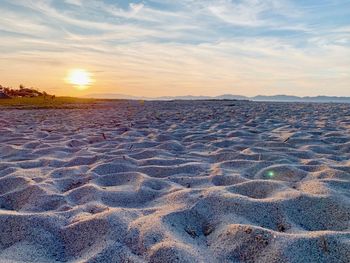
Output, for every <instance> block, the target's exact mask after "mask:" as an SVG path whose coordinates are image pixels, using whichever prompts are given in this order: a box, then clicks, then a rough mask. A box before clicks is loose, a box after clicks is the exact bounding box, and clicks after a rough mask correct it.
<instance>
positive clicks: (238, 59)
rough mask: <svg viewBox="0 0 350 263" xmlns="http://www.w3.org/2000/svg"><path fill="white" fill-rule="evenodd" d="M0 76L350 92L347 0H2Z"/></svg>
mask: <svg viewBox="0 0 350 263" xmlns="http://www.w3.org/2000/svg"><path fill="white" fill-rule="evenodd" d="M0 12H1V17H0V34H1V41H0V59H1V61H2V63H1V64H0V75H1V78H2V80H1V81H2V83H1V84H2V85H12V86H17V85H18V84H19V83H25V84H27V85H32V86H36V87H39V88H40V89H45V90H48V91H51V92H54V93H56V94H72V95H77V94H78V93H79V92H81V91H77V90H74V89H73V88H72V87H70V86H69V84H67V83H65V82H64V79H65V76H66V75H67V72H68V71H69V70H70V69H73V68H83V69H86V70H88V71H90V72H91V73H92V75H93V78H94V80H95V82H94V84H93V85H92V86H91V87H90V89H88V90H86V91H84V92H85V93H95V92H104V93H105V92H108V93H123V94H130V95H144V96H158V95H188V94H192V95H219V94H224V93H232V94H243V95H257V94H267V95H271V94H293V95H301V96H303V95H319V94H324V95H339V96H350V1H345V0H332V1H331V0H328V1H325V0H320V1H314V0H312V1H308V0H306V1H292V0H280V1H277V0H265V1H263V0H240V1H238V0H217V1H213V0H202V1H196V0H183V1H168V0H165V1H160V0H155V1H112V0H104V1H97V0H84V1H83V0H65V1H63V0H61V1H56V0H16V1H13V0H2V1H1V2H0Z"/></svg>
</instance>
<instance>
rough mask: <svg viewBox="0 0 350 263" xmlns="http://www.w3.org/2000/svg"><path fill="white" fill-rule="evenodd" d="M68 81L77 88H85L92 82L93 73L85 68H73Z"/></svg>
mask: <svg viewBox="0 0 350 263" xmlns="http://www.w3.org/2000/svg"><path fill="white" fill-rule="evenodd" d="M67 81H68V83H70V84H72V85H74V86H75V87H76V88H78V89H80V90H84V89H87V88H88V87H89V86H90V85H91V83H92V79H91V73H89V72H88V71H86V70H84V69H73V70H71V71H70V72H69V74H68V77H67Z"/></svg>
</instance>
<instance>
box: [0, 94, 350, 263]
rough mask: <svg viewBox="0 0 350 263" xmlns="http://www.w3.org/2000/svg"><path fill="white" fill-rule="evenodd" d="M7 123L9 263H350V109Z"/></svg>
mask: <svg viewBox="0 0 350 263" xmlns="http://www.w3.org/2000/svg"><path fill="white" fill-rule="evenodd" d="M0 113H1V114H0V161H1V162H0V262H135V263H139V262H153V263H156V262H159V263H160V262H189V263H190V262H191V263H192V262H209V263H219V262H232V263H238V262H295V263H297V262H349V259H350V191H349V190H350V180H349V179H350V106H349V104H307V103H264V102H248V101H241V102H240V101H169V102H165V101H163V102H156V101H154V102H151V101H146V102H139V101H119V102H118V101H116V102H104V103H100V104H98V105H92V106H91V107H89V105H84V107H77V108H72V109H50V110H48V109H41V110H16V109H2V110H0Z"/></svg>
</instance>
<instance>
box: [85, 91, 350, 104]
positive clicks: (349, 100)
mask: <svg viewBox="0 0 350 263" xmlns="http://www.w3.org/2000/svg"><path fill="white" fill-rule="evenodd" d="M84 97H85V98H95V99H126V100H252V101H275V102H340V103H350V97H335V96H315V97H298V96H290V95H273V96H263V95H258V96H254V97H246V96H241V95H232V94H224V95H220V96H214V97H212V96H191V95H189V96H173V97H171V96H163V97H154V98H151V97H138V96H129V95H124V94H115V93H96V94H89V95H86V96H84Z"/></svg>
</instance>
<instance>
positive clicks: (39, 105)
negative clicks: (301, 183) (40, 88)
mask: <svg viewBox="0 0 350 263" xmlns="http://www.w3.org/2000/svg"><path fill="white" fill-rule="evenodd" d="M99 101H100V100H96V99H83V98H73V97H44V96H40V97H32V98H29V97H15V98H10V99H0V109H4V108H15V109H61V108H62V109H64V108H80V107H84V105H85V106H88V105H87V104H96V103H98V102H99Z"/></svg>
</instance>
